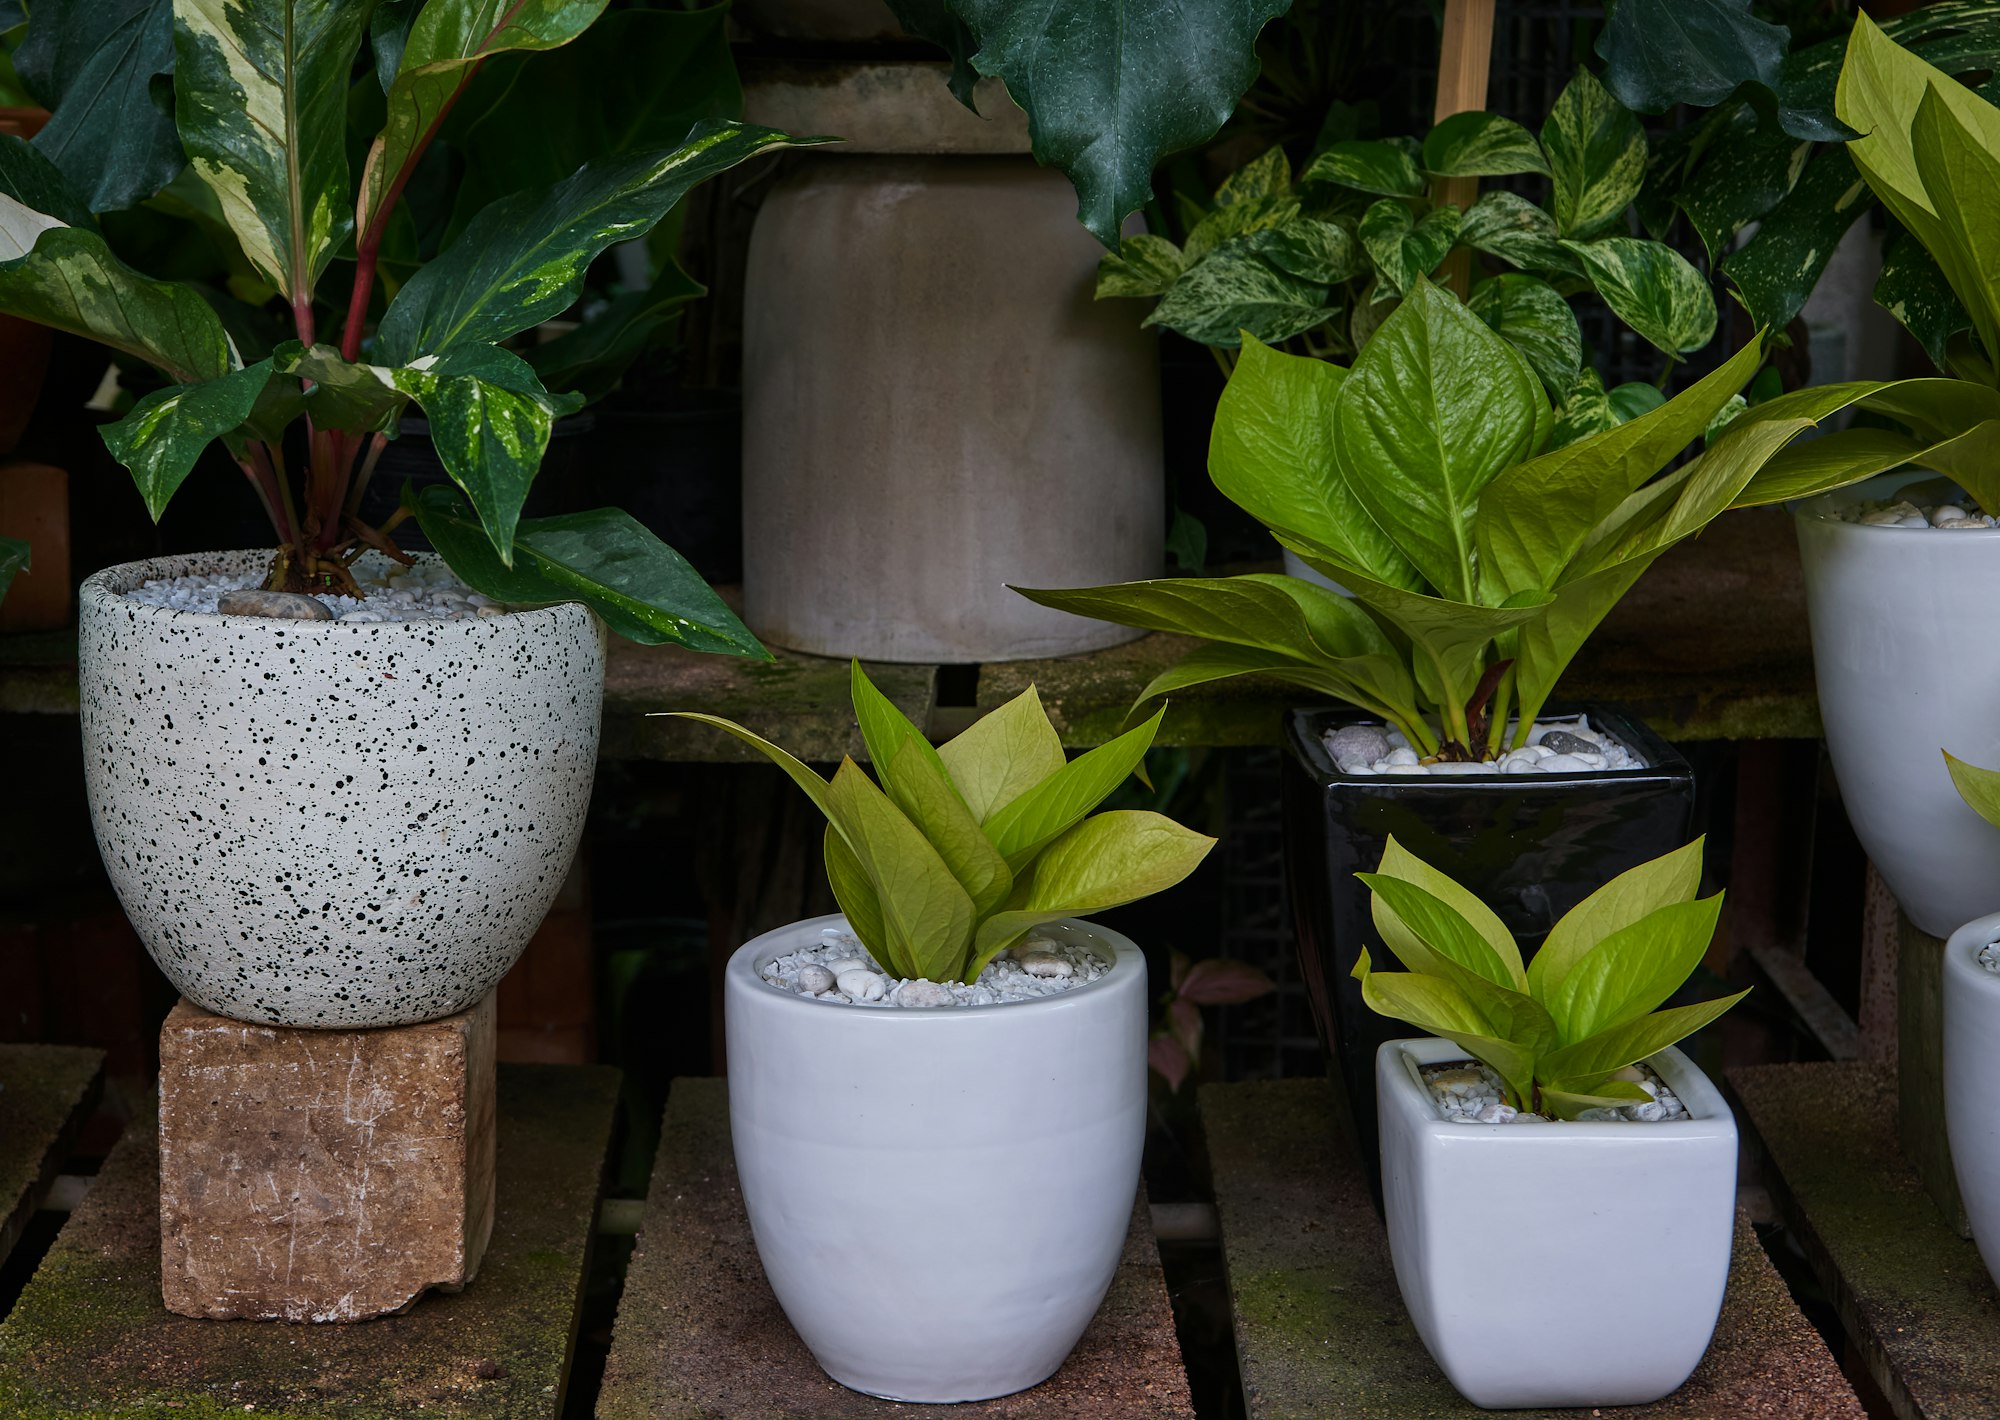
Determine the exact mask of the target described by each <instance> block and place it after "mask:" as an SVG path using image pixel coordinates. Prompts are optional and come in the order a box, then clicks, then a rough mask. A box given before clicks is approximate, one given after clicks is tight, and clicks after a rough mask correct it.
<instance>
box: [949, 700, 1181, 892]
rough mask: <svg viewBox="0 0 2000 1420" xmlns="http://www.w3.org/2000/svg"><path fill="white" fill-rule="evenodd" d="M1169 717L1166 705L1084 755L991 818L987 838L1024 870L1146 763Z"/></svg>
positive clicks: (1019, 868) (1008, 858)
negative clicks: (1058, 837) (1038, 854)
mask: <svg viewBox="0 0 2000 1420" xmlns="http://www.w3.org/2000/svg"><path fill="white" fill-rule="evenodd" d="M1166 713H1167V712H1166V710H1165V708H1164V707H1163V708H1162V709H1160V710H1158V711H1157V712H1155V713H1154V715H1153V718H1152V719H1150V720H1148V721H1146V722H1145V723H1144V724H1143V725H1140V726H1138V727H1137V728H1135V729H1131V730H1127V731H1126V732H1125V733H1124V734H1122V735H1119V736H1118V737H1117V738H1116V739H1113V740H1110V741H1108V742H1107V743H1105V744H1101V745H1099V746H1097V748H1095V749H1093V750H1090V751H1088V752H1087V753H1084V754H1080V755H1078V756H1077V757H1076V758H1075V759H1072V760H1071V761H1070V762H1069V763H1068V764H1065V765H1064V766H1063V767H1062V768H1061V769H1058V770H1057V771H1056V772H1055V773H1054V774H1051V775H1050V776H1049V777H1048V778H1046V779H1044V780H1043V781H1042V782H1041V783H1039V784H1037V785H1035V786H1034V787H1033V788H1031V789H1029V790H1028V791H1027V792H1026V793H1025V794H1022V795H1020V796H1019V797H1018V798H1016V799H1015V800H1014V801H1013V802H1012V803H1010V804H1008V805H1007V806H1006V807H1005V808H1003V809H1001V810H999V811H998V812H997V813H995V814H994V815H993V816H992V817H991V818H989V819H987V821H986V824H985V830H986V834H987V836H988V837H990V838H991V839H992V840H993V846H994V847H996V848H998V849H999V850H1000V852H1001V853H1002V854H1003V855H1004V856H1005V857H1006V859H1007V862H1008V864H1009V866H1011V867H1012V868H1013V869H1014V870H1015V871H1016V872H1019V871H1020V870H1021V868H1022V867H1024V866H1026V864H1027V862H1028V860H1029V859H1031V858H1033V857H1034V855H1035V854H1037V853H1039V852H1040V851H1041V850H1042V849H1043V848H1044V847H1046V846H1047V845H1048V844H1049V843H1050V842H1051V841H1052V840H1053V839H1055V838H1056V837H1057V835H1059V834H1062V833H1066V832H1068V831H1069V830H1070V829H1071V828H1072V827H1074V826H1075V825H1076V824H1078V823H1080V822H1082V821H1083V817H1084V815H1086V814H1088V813H1089V812H1090V811H1091V810H1092V809H1094V808H1096V807H1097V806H1098V805H1099V804H1101V803H1103V802H1104V800H1105V799H1107V798H1109V797H1110V796H1111V794H1112V792H1113V791H1115V790H1116V789H1117V788H1118V786H1119V785H1120V784H1123V783H1124V782H1125V781H1126V780H1127V779H1129V778H1130V777H1131V776H1132V775H1133V773H1134V772H1135V771H1136V770H1137V769H1138V768H1139V766H1140V764H1141V763H1143V762H1144V760H1145V758H1146V751H1147V750H1148V749H1149V748H1151V746H1152V743H1153V736H1154V735H1156V734H1158V733H1159V730H1160V720H1161V717H1163V716H1164V715H1165V714H1166Z"/></svg>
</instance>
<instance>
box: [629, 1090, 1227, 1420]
mask: <svg viewBox="0 0 2000 1420" xmlns="http://www.w3.org/2000/svg"><path fill="white" fill-rule="evenodd" d="M1193 1414H1194V1410H1193V1407H1192V1402H1191V1401H1190V1399H1189V1396H1188V1388H1187V1376H1186V1373H1185V1372H1184V1371H1183V1369H1182V1367H1181V1354H1180V1343H1179V1342H1178V1341H1177V1340H1176V1339H1175V1335H1174V1322H1173V1312H1172V1309H1171V1307H1170V1305H1169V1303H1168V1299H1167V1288H1166V1281H1165V1278H1164V1276H1163V1275H1162V1273H1161V1270H1160V1261H1159V1255H1158V1253H1157V1251H1156V1250H1155V1248H1154V1245H1153V1235H1152V1231H1151V1228H1150V1227H1149V1225H1148V1223H1147V1221H1146V1210H1145V1209H1144V1208H1143V1207H1140V1208H1138V1209H1136V1210H1135V1212H1134V1216H1133V1224H1132V1232H1131V1234H1130V1236H1129V1237H1128V1239H1127V1241H1126V1250H1125V1257H1124V1260H1123V1262H1122V1263H1121V1264H1120V1266H1119V1269H1118V1275H1117V1277H1116V1279H1114V1280H1113V1282H1112V1284H1111V1293H1110V1295H1109V1296H1108V1297H1106V1298H1105V1302H1104V1307H1103V1309H1102V1310H1101V1311H1100V1312H1099V1313H1098V1314H1097V1319H1096V1320H1095V1321H1093V1322H1092V1323H1091V1326H1090V1330H1089V1331H1088V1332H1086V1333H1085V1334H1084V1337H1083V1340H1082V1341H1081V1342H1080V1343H1079V1344H1078V1346H1077V1348H1076V1350H1075V1351H1074V1352H1073V1353H1071V1355H1070V1358H1069V1360H1068V1361H1066V1362H1064V1364H1063V1368H1062V1369H1061V1370H1060V1371H1058V1372H1057V1373H1056V1374H1055V1375H1054V1376H1053V1377H1052V1378H1050V1379H1049V1380H1046V1381H1044V1382H1043V1383H1042V1384H1041V1385H1038V1386H1036V1387H1034V1388H1033V1389H1032V1390H1025V1391H1022V1392H1020V1393H1019V1394H1018V1395H1011V1396H1003V1397H1001V1398H1000V1399H998V1400H992V1401H985V1402H982V1403H978V1404H971V1405H902V1404H896V1403H894V1402H891V1401H886V1400H875V1399H872V1398H871V1397H869V1396H865V1395H857V1394H856V1393H855V1392H853V1391H850V1390H846V1389H843V1388H842V1387H841V1386H839V1385H836V1384H835V1383H834V1382H833V1381H831V1380H829V1379H827V1377H826V1375H825V1374H824V1373H823V1372H822V1371H821V1370H820V1369H819V1367H818V1366H817V1365H815V1364H814V1362H813V1359H812V1356H811V1355H810V1354H809V1353H808V1352H807V1350H806V1348H805V1343H803V1342H801V1341H800V1340H799V1339H798V1336H797V1334H796V1333H795V1332H793V1330H792V1328H791V1325H790V1324H789V1323H788V1322H787V1321H786V1320H785V1316H784V1313H783V1312H782V1311H781V1310H779V1307H778V1301H777V1298H776V1297H774V1296H773V1295H772V1294H771V1287H770V1284H769V1283H768V1282H766V1281H765V1280H764V1273H763V1269H762V1268H761V1267H759V1266H758V1264H757V1250H756V1247H755V1245H754V1244H753V1243H752V1241H751V1237H750V1220H749V1218H748V1216H747V1215H746V1214H745V1213H744V1211H743V1195H742V1192H741V1190H740V1188H739V1186H738V1184H737V1180H736V1165H735V1161H734V1158H733V1156H732V1154H731V1152H730V1142H729V1092H728V1086H727V1085H726V1084H725V1083H724V1082H723V1081H721V1080H696V1079H682V1080H677V1081H675V1082H674V1086H673V1092H672V1094H671V1095H670V1096H669V1098H668V1101H667V1113H666V1121H665V1125H664V1128H663V1130H662V1137H661V1140H660V1152H659V1157H658V1158H657V1160H656V1161H655V1163H654V1167H653V1183H652V1191H651V1194H650V1196H649V1197H648V1199H647V1202H646V1213H645V1221H644V1223H643V1224H642V1226H641V1229H640V1233H639V1245H638V1251H637V1252H635V1253H634V1254H633V1257H632V1263H631V1267H630V1269H629V1270H628V1271H627V1273H626V1277H625V1291H624V1295H623V1297H622V1298H621V1299H620V1301H619V1304H618V1323H617V1328H616V1330H615V1331H614V1332H613V1334H612V1342H611V1357H610V1360H609V1361H608V1362H607V1363H606V1365H605V1371H604V1386H603V1389H602V1390H601V1391H600V1392H599V1394H598V1401H597V1417H598V1420H779V1417H800V1420H804V1417H813V1420H888V1417H891V1416H895V1417H933V1420H946V1418H947V1417H949V1420H1072V1418H1073V1417H1084V1416H1088V1417H1090V1420H1126V1417H1130V1420H1142V1417H1143V1420H1192V1417H1193Z"/></svg>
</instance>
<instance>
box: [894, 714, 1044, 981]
mask: <svg viewBox="0 0 2000 1420" xmlns="http://www.w3.org/2000/svg"><path fill="white" fill-rule="evenodd" d="M877 771H878V773H880V775H881V778H882V787H883V789H885V790H886V791H887V792H888V795H889V798H890V800H891V801H892V802H893V803H894V804H895V805H896V807H897V808H899V809H901V810H902V811H903V816H904V817H905V818H907V819H909V821H910V822H911V823H913V824H915V825H916V826H917V828H918V830H919V831H921V832H922V833H923V836H924V838H925V840H926V841H927V842H928V843H929V844H930V845H931V847H932V848H934V849H936V850H937V854H938V856H939V857H940V858H942V859H943V860H944V863H945V866H946V867H948V868H950V869H951V875H952V877H954V878H955V879H957V880H958V885H959V886H960V887H962V888H964V889H965V894H966V896H967V897H969V898H971V899H972V911H973V915H974V917H975V918H978V917H980V916H983V915H984V914H986V913H989V912H991V911H993V910H994V909H995V908H996V907H998V906H999V905H1000V904H1001V902H1002V901H1004V900H1005V898H1006V896H1007V894H1008V893H1009V892H1010V891H1012V890H1013V887H1014V872H1013V869H1012V868H1011V867H1009V865H1008V864H1007V862H1006V860H1005V859H1003V858H1002V857H1001V856H1000V850H999V849H998V848H996V847H995V846H994V843H993V840H992V839H990V838H988V837H987V836H986V834H985V833H984V832H982V831H981V830H980V826H979V821H978V820H977V819H975V818H973V816H972V810H970V809H968V808H967V807H966V806H965V800H964V799H963V798H961V797H959V793H958V790H957V789H955V788H954V787H952V782H951V779H950V776H949V775H947V774H946V772H945V768H944V765H943V764H941V763H939V761H938V757H937V753H936V751H934V750H932V749H931V747H930V746H929V745H928V744H924V743H923V742H922V741H921V739H918V740H916V741H915V742H912V741H910V740H907V739H906V740H905V741H904V742H903V744H902V745H901V746H899V747H898V748H897V749H896V750H895V751H894V752H893V753H892V755H891V756H890V759H889V761H888V763H887V764H878V765H877ZM1015 802H1017V803H1018V802H1019V800H1016V801H1015ZM932 979H933V980H936V979H938V978H935V977H934V978H932Z"/></svg>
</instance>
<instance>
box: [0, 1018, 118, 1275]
mask: <svg viewBox="0 0 2000 1420" xmlns="http://www.w3.org/2000/svg"><path fill="white" fill-rule="evenodd" d="M103 1079H104V1052H103V1051H101V1050H86V1049H84V1048H83V1047H81V1046H75V1045H0V1262H5V1261H6V1260H7V1254H8V1253H10V1252H12V1251H13V1249H14V1244H15V1243H17V1242H19V1241H20V1240H21V1230H22V1229H23V1228H24V1227H25V1226H26V1225H27V1222H28V1219H29V1217H30V1216H31V1215H32V1214H33V1213H34V1211H35V1209H37V1208H39V1207H40V1206H41V1203H42V1199H43V1198H45V1197H46V1196H47V1195H48V1190H49V1185H50V1184H51V1183H53V1182H54V1181H55V1176H56V1172H57V1170H58V1169H59V1168H61V1166H62V1156H63V1151H64V1149H66V1148H67V1147H68V1145H69V1141H70V1139H71V1137H72V1136H73V1135H74V1134H75V1132H76V1130H77V1129H78V1128H79V1127H80V1126H81V1125H82V1123H83V1121H84V1119H85V1118H86V1117H87V1116H88V1115H89V1113H90V1111H91V1110H92V1109H93V1108H94V1107H95V1105H96V1103H97V1096H98V1091H99V1089H100V1088H101V1087H102V1084H103Z"/></svg>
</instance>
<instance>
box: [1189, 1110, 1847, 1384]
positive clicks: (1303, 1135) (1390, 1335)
mask: <svg viewBox="0 0 2000 1420" xmlns="http://www.w3.org/2000/svg"><path fill="white" fill-rule="evenodd" d="M1333 1118H1334V1102H1333V1096H1332V1091H1331V1089H1330V1088H1329V1087H1328V1085H1327V1084H1326V1082H1324V1081H1322V1080H1285V1081H1280V1082H1276V1083H1269V1084H1241V1085H1205V1086H1203V1087H1202V1091H1201V1119H1202V1127H1203V1130H1204V1132H1205V1134H1206V1135H1207V1139H1208V1154H1209V1167H1210V1171H1211V1173H1212V1175H1213V1177H1214V1183H1215V1201H1216V1206H1217V1209H1218V1210H1219V1211H1220V1213H1221V1216H1222V1248H1223V1257H1224V1260H1225V1261H1226V1263H1227V1264H1228V1271H1229V1293H1230V1299H1231V1303H1232V1306H1233V1308H1234V1311H1235V1323H1236V1355H1237V1361H1238V1364H1239V1366H1240V1369H1241V1372H1242V1377H1243V1393H1244V1397H1245V1399H1246V1401H1247V1404H1248V1409H1249V1414H1250V1416H1251V1420H1363V1417H1366V1418H1367V1420H1391V1417H1393V1418H1394V1420H1406V1418H1407V1417H1418V1416H1421V1417H1423V1420H1473V1417H1476V1416H1483V1415H1487V1414H1490V1413H1491V1412H1489V1411H1484V1410H1479V1409H1477V1408H1475V1407H1474V1406H1472V1405H1470V1404H1468V1403H1467V1402H1466V1401H1465V1400H1463V1399H1461V1398H1460V1397H1459V1395H1458V1393H1457V1392H1456V1391H1454V1390H1453V1389H1452V1388H1451V1385H1450V1383H1449V1382H1448V1381H1446V1380H1445V1378H1444V1374H1443V1372H1441V1371H1439V1370H1438V1368H1437V1366H1436V1364H1435V1363H1434V1362H1433V1361H1432V1360H1431V1358H1430V1354H1429V1353H1428V1352H1427V1351H1425V1350H1424V1344H1423V1342H1422V1340H1420V1339H1419V1338H1418V1336H1417V1332H1416V1328H1415V1327H1414V1326H1412V1325H1411V1324H1410V1319H1409V1314H1408V1313H1407V1312H1406V1311H1405V1310H1404V1308H1403V1299H1402V1296H1401V1294H1400V1293H1398V1291H1397V1290H1396V1274H1395V1271H1394V1267H1393V1265H1392V1264H1391V1262H1390V1260H1389V1241H1388V1237H1387V1235H1386V1233H1385V1232H1384V1230H1383V1227H1382V1223H1381V1220H1380V1219H1378V1218H1377V1217H1376V1215H1375V1208H1374V1204H1373V1203H1372V1202H1371V1201H1370V1198H1369V1193H1368V1185H1367V1181H1366V1178H1365V1176H1364V1174H1363V1172H1362V1169H1361V1166H1360V1163H1359V1161H1358V1160H1357V1159H1356V1158H1355V1156H1354V1153H1353V1151H1352V1149H1351V1147H1350V1146H1349V1145H1348V1143H1347V1142H1346V1141H1345V1140H1344V1139H1341V1138H1338V1137H1336V1135H1335V1133H1334V1129H1333V1122H1332V1121H1333ZM1476 1202H1477V1200H1468V1206H1469V1207H1470V1206H1476ZM1606 1325H1607V1328H1608V1329H1607V1331H1606V1333H1605V1335H1606V1337H1607V1338H1615V1337H1616V1336H1618V1334H1619V1333H1618V1328H1617V1319H1616V1318H1607V1320H1606ZM1595 1413H1596V1412H1594V1411H1587V1410H1582V1411H1579V1410H1559V1411H1508V1412H1507V1414H1509V1415H1512V1416H1516V1417H1518V1420H1555V1417H1559V1416H1560V1417H1583V1416H1588V1415H1593V1414H1595ZM1604 1413H1605V1414H1606V1415H1612V1414H1616V1415H1617V1416H1619V1417H1620V1420H1863V1411H1862V1409H1861V1405H1860V1402H1859V1401H1857V1400H1856V1399H1855V1396H1854V1391H1853V1389H1852V1388H1851V1387H1850V1386H1849V1385H1848V1383H1847V1381H1846V1380H1845V1379H1844V1378H1843V1377H1842V1376H1841V1374H1840V1368H1839V1366H1838V1365H1837V1364H1836V1363H1835V1361H1834V1358H1833V1356H1832V1355H1831V1354H1830V1353H1829V1352H1828V1351H1827V1349H1826V1346H1825V1344H1824V1343H1823V1342H1822V1341H1821V1340H1820V1338H1819V1334H1818V1333H1817V1332H1815V1331H1814V1330H1813V1328H1812V1326H1811V1325H1810V1324H1809V1323H1808V1322H1807V1321H1806V1319H1805V1317H1804V1316H1803V1315H1802V1314H1801V1313H1800V1312H1799V1309H1798V1308H1797V1307H1796V1306H1794V1305H1793V1303H1792V1299H1791V1296H1790V1294H1789V1293H1788V1292H1787V1291H1786V1290H1785V1286H1784V1283H1783V1282H1782V1281H1781V1280H1780V1279H1779V1277H1778V1274H1777V1273H1776V1272H1775V1271H1774V1270H1773V1269H1772V1267H1771V1264H1770V1260H1769V1259H1768V1258H1767V1257H1765V1255H1764V1250H1763V1248H1762V1247H1761V1246H1760V1245H1759V1244H1758V1242H1757V1239H1756V1236H1755V1234H1754V1233H1752V1232H1751V1230H1750V1225H1749V1222H1748V1220H1747V1219H1745V1218H1744V1217H1742V1216H1741V1215H1740V1214H1739V1215H1738V1218H1737V1226H1736V1252H1735V1256H1734V1258H1733V1259H1732V1261H1731V1264H1730V1273H1729V1292H1728V1296H1727V1298H1726V1299H1725V1300H1724V1302H1723V1304H1722V1317H1721V1320H1720V1322H1719V1323H1718V1324H1717V1326H1716V1332H1715V1340H1714V1341H1713V1342H1712V1343H1711V1344H1710V1346H1709V1349H1708V1355H1707V1356H1706V1357H1704V1358H1703V1360H1702V1363H1701V1365H1700V1366H1699V1367H1697V1368H1696V1370H1695V1373H1694V1375H1693V1376H1692V1377H1691V1378H1690V1379H1689V1380H1688V1382H1687V1384H1686V1385H1684V1386H1682V1387H1681V1388H1680V1389H1679V1390H1678V1391H1676V1392H1674V1394H1672V1395H1670V1396H1668V1397H1667V1398H1666V1399H1665V1400H1662V1401H1658V1402H1656V1403H1655V1404H1652V1405H1642V1406H1634V1407H1630V1408H1624V1409H1619V1410H1616V1411H1606V1412H1604Z"/></svg>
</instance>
